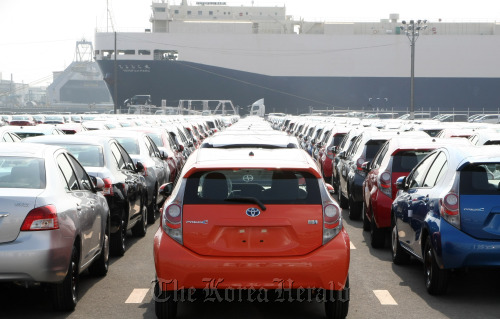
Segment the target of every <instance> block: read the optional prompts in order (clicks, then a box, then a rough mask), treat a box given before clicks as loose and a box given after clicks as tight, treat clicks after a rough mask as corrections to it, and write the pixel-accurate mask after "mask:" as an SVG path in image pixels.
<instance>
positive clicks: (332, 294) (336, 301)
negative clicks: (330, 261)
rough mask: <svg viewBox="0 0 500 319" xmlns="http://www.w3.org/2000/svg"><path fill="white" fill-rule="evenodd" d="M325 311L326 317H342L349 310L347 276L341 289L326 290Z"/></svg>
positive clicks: (332, 318)
mask: <svg viewBox="0 0 500 319" xmlns="http://www.w3.org/2000/svg"><path fill="white" fill-rule="evenodd" d="M326 297H327V300H326V301H325V313H326V318H327V319H343V318H345V317H347V313H348V312H349V277H347V280H346V283H345V287H344V289H342V290H341V291H337V290H333V291H331V290H330V291H327V294H326Z"/></svg>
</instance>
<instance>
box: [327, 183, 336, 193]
mask: <svg viewBox="0 0 500 319" xmlns="http://www.w3.org/2000/svg"><path fill="white" fill-rule="evenodd" d="M325 185H326V189H327V190H328V193H330V195H333V194H335V188H333V186H332V185H331V184H328V183H326V184H325Z"/></svg>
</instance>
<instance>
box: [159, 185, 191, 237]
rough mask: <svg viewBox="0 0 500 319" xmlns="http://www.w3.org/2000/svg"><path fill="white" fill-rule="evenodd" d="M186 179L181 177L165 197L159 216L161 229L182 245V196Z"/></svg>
mask: <svg viewBox="0 0 500 319" xmlns="http://www.w3.org/2000/svg"><path fill="white" fill-rule="evenodd" d="M185 186H186V180H185V179H183V180H182V182H181V183H180V186H179V185H178V186H177V187H176V189H177V191H176V190H175V189H174V191H173V192H172V196H170V197H169V198H168V199H167V202H165V204H164V205H163V212H162V216H161V219H160V221H161V224H160V226H161V227H162V229H163V231H164V232H165V233H166V234H167V235H168V236H169V237H170V238H172V239H173V240H175V241H176V242H178V243H179V244H181V245H182V198H183V196H184V188H185Z"/></svg>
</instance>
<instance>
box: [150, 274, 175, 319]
mask: <svg viewBox="0 0 500 319" xmlns="http://www.w3.org/2000/svg"><path fill="white" fill-rule="evenodd" d="M154 300H155V314H156V317H157V318H158V319H174V318H175V317H177V301H175V300H174V296H173V294H168V293H167V292H166V291H161V290H160V285H159V284H158V281H157V282H156V284H155V288H154Z"/></svg>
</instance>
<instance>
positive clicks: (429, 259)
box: [424, 237, 449, 295]
mask: <svg viewBox="0 0 500 319" xmlns="http://www.w3.org/2000/svg"><path fill="white" fill-rule="evenodd" d="M424 247H425V248H424V274H425V288H427V292H428V293H429V294H431V295H442V294H444V293H446V288H447V287H448V278H449V272H448V270H446V269H440V268H439V266H438V264H437V262H436V257H435V256H434V251H433V249H432V244H431V238H430V237H427V241H426V242H425V246H424Z"/></svg>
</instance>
